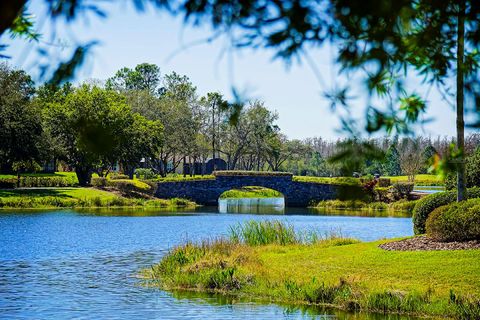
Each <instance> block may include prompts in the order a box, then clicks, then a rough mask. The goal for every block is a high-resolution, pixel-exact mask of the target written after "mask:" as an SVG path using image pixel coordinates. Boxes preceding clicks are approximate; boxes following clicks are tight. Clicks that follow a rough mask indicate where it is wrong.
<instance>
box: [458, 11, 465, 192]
mask: <svg viewBox="0 0 480 320" xmlns="http://www.w3.org/2000/svg"><path fill="white" fill-rule="evenodd" d="M459 6H460V8H459V12H458V28H457V148H458V150H459V151H460V158H459V159H458V165H457V201H462V200H463V199H465V162H464V160H465V159H464V149H465V137H464V135H465V133H464V131H465V123H464V120H463V102H464V83H463V81H464V48H465V47H464V46H465V2H463V1H460V5H459Z"/></svg>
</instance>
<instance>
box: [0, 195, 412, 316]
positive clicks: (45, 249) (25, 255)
mask: <svg viewBox="0 0 480 320" xmlns="http://www.w3.org/2000/svg"><path fill="white" fill-rule="evenodd" d="M272 201H273V200H272ZM267 204H269V205H270V206H272V204H271V203H267ZM231 206H234V205H233V204H232V205H231ZM227 207H228V206H227ZM234 207H235V206H234ZM254 207H255V206H254ZM267 207H268V206H267ZM273 207H277V206H276V205H273ZM222 210H223V208H222ZM242 210H243V209H242ZM252 210H253V211H255V210H257V209H252ZM257 211H258V210H257ZM268 211H269V209H267V210H263V211H262V215H254V214H248V213H247V214H245V213H242V214H233V213H219V212H218V210H217V208H202V209H200V210H197V212H183V213H176V214H168V213H158V212H145V211H137V212H128V211H83V212H76V211H68V210H65V211H50V212H16V213H15V212H11V213H9V212H2V213H0V319H66V318H69V319H70V318H76V319H92V318H95V319H179V318H186V319H188V318H191V319H205V318H208V319H245V318H250V319H278V318H283V319H297V318H330V317H332V316H336V317H338V318H350V317H351V315H348V314H344V313H339V312H335V311H328V310H327V311H326V310H322V309H318V308H306V307H301V308H298V307H292V306H279V305H274V304H261V303H258V302H251V301H235V300H232V299H230V298H228V297H222V296H215V295H202V294H187V293H167V292H163V291H161V290H158V289H153V288H145V287H142V286H140V285H138V282H139V281H138V279H137V278H136V277H135V276H136V274H137V272H138V271H139V270H140V269H142V268H145V267H149V266H150V265H152V264H153V263H155V262H158V261H159V260H160V259H161V257H162V255H163V254H165V252H167V250H168V249H169V248H170V247H172V246H173V245H176V244H178V243H181V242H183V241H185V240H186V239H189V240H196V239H201V238H205V237H215V236H219V235H225V234H226V233H227V232H228V228H229V226H230V225H232V224H235V223H238V222H242V221H246V220H250V219H257V220H258V219H272V218H274V219H279V220H283V221H287V222H289V223H291V224H293V225H294V226H295V227H296V228H298V229H309V230H311V229H316V230H319V231H321V232H330V231H332V230H333V231H339V230H341V232H342V234H343V235H345V236H351V237H356V238H359V239H362V240H374V239H379V238H385V237H399V236H407V235H411V234H412V223H411V219H408V218H366V217H351V216H319V215H311V214H308V211H306V210H301V209H286V210H285V212H284V213H283V214H280V215H279V214H278V210H276V209H272V210H270V212H273V213H277V214H276V215H274V216H273V215H272V216H269V215H267V214H268ZM282 211H283V209H282ZM364 317H366V318H368V319H373V318H375V319H377V318H378V319H385V317H384V316H378V315H362V318H364ZM394 318H397V317H394ZM389 319H392V317H390V318H389Z"/></svg>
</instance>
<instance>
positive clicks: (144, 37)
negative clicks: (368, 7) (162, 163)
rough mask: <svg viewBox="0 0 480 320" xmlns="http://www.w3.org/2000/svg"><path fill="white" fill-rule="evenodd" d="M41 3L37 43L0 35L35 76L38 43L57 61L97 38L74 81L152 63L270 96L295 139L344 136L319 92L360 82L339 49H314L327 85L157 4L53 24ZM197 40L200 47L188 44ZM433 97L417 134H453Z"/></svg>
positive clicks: (218, 87)
mask: <svg viewBox="0 0 480 320" xmlns="http://www.w3.org/2000/svg"><path fill="white" fill-rule="evenodd" d="M43 2H44V1H43V0H34V1H32V2H31V3H30V6H29V9H28V11H29V13H32V14H34V15H35V16H36V18H35V20H36V21H37V24H38V28H39V30H38V31H39V32H40V33H41V34H42V40H41V42H40V44H35V43H27V42H25V41H24V40H9V39H7V37H6V36H3V38H2V39H1V40H2V42H7V43H8V44H9V45H10V46H9V47H8V49H7V52H6V53H7V54H9V55H10V56H11V57H12V58H11V59H10V60H9V62H10V63H11V64H13V65H15V66H18V67H21V68H23V69H25V70H27V71H28V72H29V73H31V74H32V75H33V76H34V77H36V78H38V69H39V68H38V65H39V63H40V62H42V61H44V60H45V58H42V57H41V56H40V55H39V54H38V52H37V49H38V48H39V47H42V48H46V49H47V50H48V51H49V52H50V54H49V56H48V57H49V58H48V59H50V60H51V61H53V62H58V61H55V59H56V58H58V57H62V56H63V57H65V56H68V55H69V54H70V53H71V49H72V48H73V47H74V45H75V44H76V43H86V42H88V41H91V40H97V41H99V44H98V45H96V46H95V48H94V51H93V52H92V54H91V55H90V56H89V59H88V62H87V63H86V64H85V65H84V66H83V67H82V70H81V72H79V73H78V74H77V79H76V81H77V82H80V81H83V80H86V79H90V78H95V79H106V78H108V77H110V76H112V75H113V74H114V73H115V72H116V70H118V69H120V68H122V67H124V66H127V67H134V66H135V65H136V64H139V63H143V62H148V63H155V64H157V65H158V66H159V67H160V68H161V71H162V73H163V74H165V73H170V72H171V71H176V72H177V73H180V74H185V75H187V76H188V77H189V78H190V79H191V81H192V82H193V83H194V84H195V85H196V86H197V88H198V92H199V94H200V95H203V94H205V93H207V92H210V91H220V92H222V93H223V94H224V95H225V96H226V97H227V98H230V97H231V88H232V85H234V86H235V87H236V88H238V89H240V91H244V92H246V93H247V95H248V96H249V97H252V98H258V99H261V100H263V101H265V104H266V106H267V107H268V108H269V109H271V110H276V111H277V112H278V114H279V120H278V124H279V126H280V128H281V129H282V131H283V132H284V133H286V134H287V135H288V136H289V137H290V138H306V137H313V136H321V137H324V138H327V139H335V138H336V137H338V136H339V133H338V132H337V131H336V129H338V128H339V126H340V125H339V121H338V117H337V116H336V115H335V114H333V113H332V111H331V110H330V108H329V106H328V101H326V100H325V99H324V98H322V90H324V89H326V88H330V87H331V86H332V85H333V83H337V84H338V83H340V84H341V83H345V82H350V83H351V82H355V81H356V79H355V78H354V77H352V78H348V77H347V76H345V75H339V74H338V70H337V69H336V68H335V66H334V64H333V63H332V61H333V55H334V52H335V48H329V47H326V48H321V49H315V50H311V51H310V52H309V55H310V57H311V58H312V60H313V61H314V62H315V64H316V66H317V68H318V70H319V73H320V75H321V78H322V82H323V84H320V83H319V79H318V77H316V76H315V73H314V72H313V70H312V68H311V66H310V65H309V64H307V63H306V62H305V61H303V62H302V61H300V62H294V63H293V64H292V65H291V66H290V67H288V66H287V65H286V64H285V62H284V61H282V60H272V56H273V52H272V51H268V50H263V49H259V50H252V49H245V50H242V51H236V52H234V53H233V54H228V53H226V52H225V50H224V48H225V47H226V40H225V39H224V38H223V39H219V40H216V41H212V42H209V43H208V42H205V41H198V40H201V39H205V38H208V37H209V36H211V34H212V32H211V30H210V29H209V28H208V27H197V28H193V27H189V26H184V24H183V23H182V20H181V19H179V18H174V17H172V16H170V15H168V14H166V13H159V12H157V11H155V10H153V9H147V10H146V12H143V13H138V12H137V11H136V10H135V9H134V8H133V7H132V6H131V5H130V1H128V2H121V3H123V4H121V5H108V6H105V8H106V10H105V11H106V12H107V13H108V17H107V18H105V19H101V18H99V17H96V16H95V15H88V16H87V17H83V18H82V17H80V18H79V19H77V20H76V21H74V22H73V23H70V24H64V23H62V22H57V23H56V24H55V25H54V24H52V22H51V21H49V20H46V19H45V18H44V17H45V14H44V10H45V8H44V7H43ZM99 3H101V1H99ZM192 42H200V43H201V44H197V45H191V44H192ZM47 43H49V45H48V44H47ZM58 44H62V47H59V46H58ZM222 53H223V54H222ZM414 86H415V87H416V90H417V91H418V92H419V93H421V94H426V92H427V88H426V85H421V84H419V83H414ZM356 90H357V92H355V93H354V95H355V96H358V97H362V96H365V95H366V89H363V88H362V86H361V85H360V84H358V85H356ZM428 101H429V105H430V108H429V112H428V113H427V118H434V121H432V122H431V123H429V124H428V125H425V126H424V127H423V128H422V129H421V130H419V131H418V132H417V134H423V135H430V136H438V135H441V136H445V135H449V136H450V135H454V133H455V131H454V130H455V114H454V112H453V110H452V108H451V107H450V106H449V105H448V104H447V103H446V102H444V101H443V99H441V97H440V95H439V94H438V92H437V91H436V90H435V89H433V90H431V91H430V93H429V94H428ZM354 106H355V108H353V111H352V113H353V114H354V115H355V116H358V117H362V118H363V110H364V107H365V104H364V100H363V99H359V100H358V101H356V102H355V103H354Z"/></svg>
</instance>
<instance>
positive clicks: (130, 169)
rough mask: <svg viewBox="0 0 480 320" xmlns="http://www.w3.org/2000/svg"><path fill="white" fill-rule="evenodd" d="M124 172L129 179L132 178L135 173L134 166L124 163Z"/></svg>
mask: <svg viewBox="0 0 480 320" xmlns="http://www.w3.org/2000/svg"><path fill="white" fill-rule="evenodd" d="M125 173H126V174H128V178H129V179H133V176H134V174H135V166H131V165H125Z"/></svg>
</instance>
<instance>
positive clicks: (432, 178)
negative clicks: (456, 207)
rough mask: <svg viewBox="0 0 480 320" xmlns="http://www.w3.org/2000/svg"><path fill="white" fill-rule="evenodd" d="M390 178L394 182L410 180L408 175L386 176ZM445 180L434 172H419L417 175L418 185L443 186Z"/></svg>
mask: <svg viewBox="0 0 480 320" xmlns="http://www.w3.org/2000/svg"><path fill="white" fill-rule="evenodd" d="M384 178H388V179H390V181H391V182H392V183H397V182H408V176H391V177H384ZM444 184H445V182H444V181H443V180H442V179H441V178H440V177H439V176H436V175H434V174H417V175H416V176H415V185H416V186H443V185H444Z"/></svg>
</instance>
